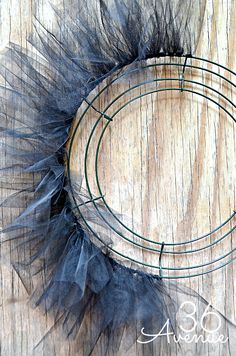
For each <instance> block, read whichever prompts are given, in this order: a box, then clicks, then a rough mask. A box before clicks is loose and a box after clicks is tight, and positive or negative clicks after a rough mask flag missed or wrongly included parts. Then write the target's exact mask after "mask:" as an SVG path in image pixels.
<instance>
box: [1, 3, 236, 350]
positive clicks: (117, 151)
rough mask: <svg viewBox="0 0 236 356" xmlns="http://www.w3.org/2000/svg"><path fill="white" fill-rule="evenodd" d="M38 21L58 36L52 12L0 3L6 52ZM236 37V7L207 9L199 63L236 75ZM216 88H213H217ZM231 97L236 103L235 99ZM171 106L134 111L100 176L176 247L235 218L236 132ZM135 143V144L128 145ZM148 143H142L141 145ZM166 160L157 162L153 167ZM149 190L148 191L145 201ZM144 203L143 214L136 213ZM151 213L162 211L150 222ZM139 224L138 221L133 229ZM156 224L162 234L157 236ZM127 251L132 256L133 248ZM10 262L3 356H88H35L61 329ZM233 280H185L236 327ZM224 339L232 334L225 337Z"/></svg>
mask: <svg viewBox="0 0 236 356" xmlns="http://www.w3.org/2000/svg"><path fill="white" fill-rule="evenodd" d="M53 3H54V4H56V5H58V4H59V3H60V2H59V1H56V0H54V1H53ZM60 5H61V6H62V7H64V10H65V11H70V9H69V7H68V5H65V4H61V3H60ZM34 12H36V14H37V16H39V17H40V18H41V19H43V20H44V21H47V22H48V24H49V25H50V26H52V27H53V18H52V16H51V13H50V11H49V7H48V5H47V4H46V3H45V2H44V1H43V0H42V1H39V2H34V1H30V0H21V1H16V0H1V1H0V48H1V49H2V48H4V46H5V45H6V44H7V43H8V42H9V41H12V42H17V43H19V44H21V45H26V41H25V39H26V36H27V34H28V33H29V32H30V30H31V29H32V16H33V13H34ZM235 33H236V1H235V0H208V1H207V9H206V16H205V21H204V28H203V31H202V34H201V40H200V46H199V48H198V51H197V54H198V55H199V56H202V57H205V58H209V59H211V60H215V61H216V62H219V63H221V64H223V65H226V66H228V67H229V68H230V69H232V70H236V60H235V55H234V53H235V50H236V39H235ZM207 83H208V84H209V83H210V78H209V80H208V81H207ZM227 94H229V95H230V96H231V97H232V99H234V100H235V96H234V97H233V93H230V92H228V93H227ZM111 95H113V93H111ZM170 97H171V105H169V104H168V102H169V95H168V98H167V96H166V95H163V96H162V97H161V100H159V99H160V98H158V100H159V101H158V105H157V104H156V102H157V100H156V99H157V98H156V96H155V95H152V96H150V97H149V98H143V99H142V100H141V102H140V103H138V104H137V105H136V104H135V105H134V106H133V111H132V112H130V111H129V109H127V110H126V111H124V114H123V115H120V117H119V119H120V120H119V121H118V120H117V122H113V123H112V128H111V130H110V131H109V133H108V135H107V137H106V139H105V141H104V144H103V146H102V150H101V158H100V159H101V162H100V167H101V171H100V174H101V176H102V177H103V182H104V185H105V189H106V195H107V199H108V200H109V203H110V204H111V206H112V207H113V208H114V209H115V210H117V211H122V212H125V214H126V215H127V217H128V218H130V219H131V223H132V224H133V225H135V222H136V221H138V222H140V221H142V222H145V223H143V224H141V230H142V233H143V234H145V235H148V236H152V238H153V239H155V238H157V237H158V239H160V240H161V241H162V240H163V239H165V237H166V236H167V238H168V239H170V241H172V240H173V241H176V240H181V239H184V237H185V236H192V235H201V233H204V232H207V231H209V230H210V229H211V228H214V227H216V226H217V225H219V223H220V222H221V221H224V220H225V219H226V218H227V217H228V216H229V215H230V213H231V212H232V209H234V207H235V198H236V194H235V193H236V191H235V188H236V187H235V181H236V180H235V174H236V169H235V168H236V167H235V155H236V142H235V126H233V125H230V124H229V123H228V122H226V121H227V120H226V118H225V116H224V115H223V114H221V115H219V112H218V111H217V110H216V109H215V108H214V107H213V106H212V105H210V104H209V103H207V102H204V101H201V100H200V101H194V100H193V99H191V100H190V101H189V100H188V98H187V96H186V95H185V96H184V98H183V97H180V96H179V95H174V94H171V95H170ZM134 114H135V115H134ZM132 115H133V116H135V117H132ZM193 121H194V122H195V124H194V125H192V122H193ZM127 133H129V141H127V140H125V139H124V137H125V135H126V134H127ZM140 135H141V136H142V138H143V139H142V140H139V141H138V142H137V137H139V136H140ZM124 148H125V149H124ZM156 148H157V151H156ZM140 157H141V158H140ZM157 157H158V162H157V163H156V164H153V162H155V160H156V159H157ZM123 162H125V165H123V167H124V168H123V170H122V171H121V170H118V171H117V167H120V166H121V165H122V164H123ZM105 168H106V170H105ZM114 171H116V174H114ZM155 179H158V185H156V186H155V187H153V184H152V182H153V181H154V180H155ZM110 182H112V185H110V184H109V183H110ZM140 183H142V187H143V190H142V192H141V197H140V190H139V184H140ZM109 187H110V188H109ZM133 187H135V189H133ZM114 192H115V194H114ZM150 192H152V195H151V199H150V198H149V197H150ZM127 197H128V198H127ZM155 197H157V198H158V201H160V202H161V204H160V206H161V208H160V206H157V205H155V199H154V198H155ZM133 198H135V199H133ZM140 199H141V200H142V202H143V204H142V205H140V204H137V203H135V202H136V201H140ZM130 200H132V201H134V203H133V204H132V205H130V204H129V201H130ZM176 202H177V203H176ZM175 205H176V206H177V209H175ZM152 206H154V211H153V212H152V214H150V213H149V214H147V211H148V210H149V212H150V207H152ZM140 207H142V209H140ZM9 214H10V213H9ZM9 214H8V213H7V211H6V210H4V215H2V218H3V219H4V220H5V221H6V220H8V219H9V218H10V216H9ZM132 217H135V219H133V220H132ZM129 221H130V220H129ZM157 222H159V225H158V229H157V228H153V229H151V228H150V227H151V226H155V225H156V223H157ZM234 239H235V234H232V236H231V238H230V239H228V240H227V241H226V242H224V244H220V245H219V246H218V249H217V248H216V249H214V250H212V251H211V252H210V253H205V254H201V255H197V256H192V257H191V261H190V260H186V259H185V260H184V261H183V260H182V259H181V258H179V257H176V258H174V259H173V257H170V258H166V257H164V261H163V262H165V263H166V264H168V265H169V266H171V265H173V264H174V265H180V266H181V265H182V266H183V265H186V263H189V265H191V264H194V263H201V262H203V261H205V260H208V259H212V258H216V257H217V256H219V249H221V250H222V253H223V251H225V252H227V251H228V250H229V248H230V247H231V246H235V244H234ZM119 243H120V241H119ZM121 248H122V246H121ZM123 248H124V250H127V246H126V245H124V246H123ZM1 254H2V256H3V264H2V266H1V270H0V281H1V290H0V321H1V324H0V325H1V354H2V355H3V356H6V355H7V356H8V355H14V356H15V355H31V354H35V355H40V356H41V355H50V356H51V355H52V356H53V355H60V356H64V355H76V354H78V355H79V354H83V352H82V351H81V352H77V351H76V350H77V348H76V347H77V346H76V345H75V343H73V342H71V341H68V340H65V339H64V338H63V336H62V335H61V333H60V331H58V330H55V331H54V332H53V333H52V334H51V336H50V337H49V338H48V339H46V340H45V341H44V342H42V344H41V345H40V346H39V347H38V348H37V349H35V350H34V346H35V345H36V344H37V343H38V342H39V340H41V339H42V337H43V336H44V335H45V332H46V331H47V330H49V329H50V327H51V325H52V319H51V317H50V316H44V315H42V314H41V313H40V311H38V310H33V309H32V308H31V307H30V306H29V305H28V304H27V303H26V300H27V293H26V291H25V289H24V287H23V286H22V284H21V282H20V280H19V278H18V276H17V275H16V273H15V272H14V271H13V270H12V269H11V268H10V266H9V261H8V258H7V257H6V252H5V250H4V247H3V248H2V251H1ZM142 256H144V258H145V260H146V261H152V260H153V258H155V257H153V255H145V254H144V253H143V254H142V253H141V257H142ZM234 270H235V266H234V265H229V266H227V267H226V268H224V269H221V270H219V271H217V272H214V273H213V274H210V275H207V276H205V277H199V278H196V279H191V280H189V281H188V280H185V281H184V282H183V283H184V284H185V285H188V286H190V287H192V288H193V289H195V290H196V291H198V292H199V294H201V295H203V296H204V297H205V298H206V299H208V300H209V299H210V300H211V302H212V304H213V305H214V306H215V307H216V308H217V309H219V310H220V311H222V312H223V313H224V314H225V315H226V316H227V317H228V318H229V319H231V320H233V321H235V313H236V310H235V307H236V306H235V294H234V291H235V287H236V285H235V283H236V281H235V278H234ZM224 333H225V334H226V333H227V330H226V329H225V330H224ZM229 333H230V335H231V337H230V341H229V343H227V344H224V345H220V344H216V345H208V344H205V345H200V344H197V345H192V344H191V345H184V346H183V348H182V350H180V349H178V350H177V348H176V345H173V344H172V345H170V347H169V348H168V350H167V349H162V350H159V349H157V348H156V347H155V343H154V344H153V345H149V346H143V347H140V346H138V345H135V346H134V347H133V348H132V350H130V352H129V353H128V355H140V356H141V355H151V354H153V355H176V354H177V355H182V354H183V355H208V356H210V355H223V356H228V355H233V354H234V353H235V350H236V349H235V344H234V343H235V341H234V337H233V336H232V335H233V332H232V330H231V329H230V330H229ZM102 352H103V351H102V345H101V350H100V351H99V350H97V351H96V355H98V356H100V355H102V354H103V353H102Z"/></svg>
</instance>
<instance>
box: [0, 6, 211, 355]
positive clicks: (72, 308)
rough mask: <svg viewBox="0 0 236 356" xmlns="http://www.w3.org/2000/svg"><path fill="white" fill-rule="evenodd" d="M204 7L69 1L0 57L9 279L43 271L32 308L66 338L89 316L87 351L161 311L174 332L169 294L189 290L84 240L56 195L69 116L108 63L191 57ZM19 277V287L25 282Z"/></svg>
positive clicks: (109, 69)
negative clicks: (50, 314)
mask: <svg viewBox="0 0 236 356" xmlns="http://www.w3.org/2000/svg"><path fill="white" fill-rule="evenodd" d="M204 6H205V1H199V0H189V1H182V0H180V1H174V0H172V1H171V0H169V1H166V0H157V1H143V2H142V3H141V1H138V0H132V1H131V0H130V1H129V0H114V1H113V2H111V4H110V5H109V6H108V4H107V3H106V2H104V1H102V0H100V1H98V0H97V1H96V2H95V5H94V6H92V4H91V3H90V1H77V2H75V3H74V7H73V8H72V10H71V11H70V13H72V14H73V15H68V14H67V15H66V19H64V18H63V17H64V14H62V13H61V12H60V11H59V10H58V9H54V13H55V16H56V19H57V22H58V25H59V27H60V32H58V33H57V32H55V33H53V34H52V33H51V32H49V31H48V30H47V29H45V28H44V27H43V25H42V24H41V23H39V22H38V21H36V24H35V29H34V32H33V34H32V35H31V36H30V38H29V39H28V45H29V47H30V49H27V50H26V49H24V48H22V47H20V46H18V45H16V44H13V43H11V44H10V47H9V48H8V49H7V50H6V51H5V53H4V54H3V55H2V57H1V66H0V74H1V76H2V77H3V79H4V81H5V83H6V85H3V86H1V87H0V104H1V106H0V110H1V112H0V117H1V123H0V135H1V142H2V150H1V151H2V155H3V156H5V166H4V167H2V168H1V171H0V175H1V185H2V187H3V188H4V190H5V191H8V190H9V191H10V193H11V194H9V195H8V196H7V197H2V201H1V206H2V207H3V208H4V207H7V208H9V207H10V208H11V211H12V216H13V218H12V221H11V222H10V224H7V226H5V227H4V228H3V230H2V236H3V242H4V241H5V243H6V242H7V241H10V246H11V255H12V263H13V266H14V268H15V269H16V270H17V272H18V273H19V274H20V275H21V276H23V275H24V273H28V274H27V275H28V276H31V275H35V274H37V273H39V272H42V271H43V274H44V276H45V283H41V284H39V285H37V286H36V288H35V291H34V292H33V296H34V300H36V302H35V303H36V305H40V306H41V307H44V308H46V310H47V311H54V313H56V314H55V315H56V319H55V320H60V323H61V324H62V325H63V328H64V330H65V332H66V334H67V335H68V336H70V335H73V336H75V335H77V333H79V332H80V327H81V325H83V322H84V319H85V318H86V315H87V314H89V313H90V314H91V315H92V317H93V318H92V319H93V322H94V324H93V325H94V328H93V335H89V346H88V352H87V354H90V353H91V352H92V350H94V347H95V345H96V343H97V342H98V340H99V338H100V337H101V336H102V335H107V340H108V342H107V352H108V353H109V352H111V354H114V352H115V351H116V350H117V349H119V347H120V345H121V344H120V342H121V338H122V335H123V330H124V329H127V330H128V333H129V337H130V340H129V344H130V345H131V344H132V343H133V342H135V340H136V339H137V338H138V334H139V333H140V331H141V328H142V327H144V328H146V330H147V331H148V328H149V329H150V327H151V326H153V325H154V326H155V330H156V329H158V328H160V327H162V326H163V323H164V322H165V321H166V320H167V318H170V320H171V322H172V325H173V328H174V324H175V313H176V310H177V307H178V303H177V298H175V295H176V294H178V293H179V292H180V293H184V294H185V293H187V294H188V293H189V294H191V295H193V296H195V297H197V295H196V293H194V292H192V291H187V290H186V289H184V288H183V287H177V286H176V284H174V283H172V284H170V285H167V284H166V283H165V282H164V281H162V280H161V279H160V278H159V277H158V276H153V275H149V274H146V273H144V272H140V271H135V270H132V269H129V268H126V267H124V266H122V265H121V264H118V263H117V262H115V261H113V260H112V259H111V258H110V257H109V255H106V253H104V252H102V251H101V250H100V249H98V248H97V247H95V246H94V245H93V243H92V242H91V241H90V239H89V238H88V236H87V234H86V231H84V230H83V229H82V228H81V225H80V222H79V220H78V219H77V218H76V217H75V215H74V213H73V210H72V208H71V204H70V201H69V198H68V189H69V187H68V182H67V178H66V172H65V165H64V161H65V144H66V142H67V140H68V135H69V130H70V127H71V123H72V120H73V118H74V117H75V114H76V111H77V109H78V107H79V106H80V104H81V102H82V101H83V99H84V98H85V97H86V96H87V95H88V94H89V92H90V91H91V90H92V89H93V88H94V87H95V86H96V85H97V84H98V83H99V82H101V81H102V80H103V79H104V78H105V77H106V76H108V75H110V74H111V73H113V72H114V71H115V70H117V69H118V68H121V67H123V66H125V65H127V64H129V63H133V62H138V61H140V60H144V59H147V58H151V57H158V56H162V55H178V56H181V55H183V54H192V53H193V51H194V50H195V47H196V44H197V40H198V37H199V32H200V29H201V19H202V18H203V13H204ZM19 209H20V211H21V212H20V214H18V211H19ZM16 251H17V252H16ZM22 279H23V281H24V283H25V286H26V288H27V289H28V290H29V291H30V292H31V289H32V286H31V279H30V278H29V277H27V278H25V279H24V278H23V277H22ZM170 291H171V292H170ZM173 296H174V297H173ZM91 325H92V324H91ZM150 331H151V330H150ZM83 341H84V340H83ZM111 350H112V351H111Z"/></svg>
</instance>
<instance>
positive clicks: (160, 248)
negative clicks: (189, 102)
mask: <svg viewBox="0 0 236 356" xmlns="http://www.w3.org/2000/svg"><path fill="white" fill-rule="evenodd" d="M170 58H172V57H170ZM178 58H179V57H178ZM181 58H184V62H183V63H176V62H174V61H172V60H171V59H170V61H166V60H164V62H162V63H155V64H147V65H144V66H141V70H142V69H146V68H151V67H160V66H168V67H170V68H172V67H173V66H175V67H177V68H178V69H180V70H181V74H180V76H179V77H178V78H177V77H168V78H159V77H158V78H154V79H152V80H151V81H150V80H148V81H144V82H140V83H139V84H137V85H135V86H133V87H132V86H131V87H130V88H128V89H127V90H126V91H124V92H123V93H121V94H120V95H118V96H117V97H115V98H114V100H112V101H111V102H110V103H109V105H107V106H106V107H105V108H104V109H103V110H98V109H97V108H96V107H95V106H94V102H95V100H96V99H98V97H99V96H100V95H101V94H102V93H103V92H104V91H105V90H109V87H110V86H111V85H112V84H113V83H114V82H115V81H117V80H118V79H120V76H118V77H116V78H115V79H113V80H112V81H110V82H109V83H108V84H107V85H106V86H105V87H103V88H102V90H100V91H99V92H98V94H97V95H96V96H95V97H94V98H93V99H92V100H91V101H89V100H88V99H86V98H84V101H85V103H86V104H87V106H86V108H85V109H84V111H83V112H82V114H81V115H80V117H79V120H78V122H77V123H76V126H75V129H74V130H73V133H72V135H71V137H70V143H69V147H68V152H67V175H68V181H69V186H70V190H71V195H72V199H73V203H74V204H75V208H76V209H77V210H78V213H79V216H80V217H81V219H82V221H83V223H84V224H85V226H86V227H87V228H88V229H89V230H90V232H91V233H92V234H93V235H94V236H95V238H96V239H98V240H99V241H100V243H102V244H104V242H103V240H102V239H101V237H100V236H99V235H98V234H97V232H96V231H95V230H94V229H93V228H92V227H91V226H90V224H89V223H88V222H87V220H86V217H85V216H84V215H83V212H82V210H81V207H82V206H83V205H86V204H89V203H92V204H93V206H94V208H95V210H96V211H97V213H98V215H99V216H100V218H101V219H103V220H104V222H105V224H107V225H108V227H109V228H110V229H111V230H112V231H114V232H115V233H116V234H118V235H119V236H120V237H121V238H122V239H124V240H126V241H128V242H129V243H132V244H134V245H136V247H141V248H142V249H146V250H149V251H152V252H155V253H158V254H159V259H158V264H157V265H151V264H148V263H145V262H143V261H139V260H136V259H134V258H131V257H129V256H127V255H125V254H123V253H121V252H120V251H118V250H116V249H114V248H113V247H112V246H107V247H108V248H109V249H110V250H111V252H113V253H115V254H116V255H118V256H120V257H122V258H125V259H127V260H130V261H131V262H134V263H135V264H138V265H141V266H143V267H151V268H153V269H156V270H158V271H159V277H161V278H165V279H183V278H190V277H198V276H202V275H206V274H209V273H211V272H213V271H216V270H218V269H220V268H223V267H224V266H226V265H228V264H230V263H231V262H233V261H234V260H236V256H231V257H230V258H229V259H228V260H227V261H225V259H226V258H227V257H228V256H230V255H232V254H233V253H234V252H235V251H236V248H233V249H231V250H230V251H229V252H227V253H225V254H223V255H222V256H220V257H218V258H216V259H213V260H211V261H208V262H205V263H202V264H197V265H191V266H184V267H167V266H163V265H162V256H163V254H169V255H182V254H193V253H197V252H199V251H203V250H206V249H210V248H212V247H213V246H215V245H216V244H217V243H219V242H221V241H223V240H224V239H226V238H227V237H228V236H230V235H231V233H233V231H234V230H235V229H236V224H234V225H233V227H231V228H230V229H229V231H228V232H226V233H224V234H223V235H222V236H221V237H219V238H217V239H216V240H214V241H212V242H210V243H208V244H206V245H205V246H203V247H199V248H192V247H191V248H188V249H186V250H183V249H181V250H180V251H179V250H178V251H174V250H173V251H170V250H168V247H173V248H175V247H177V246H181V247H185V246H186V245H189V244H193V243H196V242H198V241H200V240H204V239H206V238H209V237H210V236H211V235H212V234H213V233H215V232H217V231H219V230H220V229H221V228H223V227H224V226H225V225H227V224H228V223H229V222H231V221H233V218H234V217H235V215H236V211H235V210H233V212H232V214H231V215H230V217H229V218H227V219H226V220H225V221H224V222H222V223H221V224H220V225H219V226H218V227H216V228H214V229H212V230H211V231H210V232H208V233H205V234H203V235H201V236H198V237H194V238H193V239H190V240H186V241H181V242H173V243H170V242H164V241H162V242H160V241H154V240H150V239H147V238H146V237H144V236H142V235H140V234H138V233H136V232H135V231H133V230H132V229H130V228H129V227H128V226H127V225H126V224H124V223H123V222H122V221H121V220H120V219H119V217H117V216H116V214H114V212H113V210H112V209H111V207H110V206H109V204H108V203H107V201H106V198H105V194H104V192H103V191H102V188H101V184H100V180H99V174H98V157H99V152H100V147H101V143H102V139H103V136H104V134H105V132H106V130H107V129H108V127H109V126H110V125H111V123H112V121H113V120H114V119H115V116H116V115H117V114H118V113H119V112H120V111H121V110H122V109H124V108H125V107H126V106H127V105H129V104H130V103H131V102H133V101H135V100H138V99H141V98H142V97H143V96H146V95H150V94H153V93H158V92H161V91H169V92H170V91H178V92H188V93H191V94H194V95H197V96H201V97H203V98H204V99H206V100H209V101H211V102H212V103H213V104H215V105H216V106H217V107H218V108H219V109H221V110H223V111H224V112H225V113H226V115H227V116H228V117H229V118H230V119H232V120H233V122H234V123H236V119H235V117H234V116H233V114H232V113H231V112H230V111H229V110H228V109H226V108H225V107H224V106H223V105H221V104H220V103H219V102H218V101H216V100H214V99H212V98H211V97H210V96H209V95H207V94H205V93H201V92H199V91H197V89H195V86H197V87H201V88H202V89H207V90H210V91H211V92H213V93H215V94H217V95H218V96H219V97H220V98H222V99H223V100H225V101H226V102H227V103H228V104H230V105H231V106H232V108H233V110H234V109H236V105H235V104H234V103H233V101H232V100H230V98H228V97H227V96H226V95H224V94H223V93H222V92H220V91H219V90H217V89H214V88H213V87H211V86H209V85H206V84H205V83H202V82H199V81H196V80H192V79H186V78H185V71H186V68H189V69H193V70H200V71H201V72H206V73H209V74H211V75H213V76H216V77H217V78H218V79H220V80H221V81H222V83H223V82H224V83H227V84H228V85H229V86H230V87H231V88H234V89H235V88H236V85H235V84H234V83H233V82H232V80H229V79H228V78H227V77H226V76H223V75H221V74H220V73H217V72H216V71H212V70H211V69H209V68H204V67H203V66H201V65H200V66H199V65H193V64H192V60H197V61H199V62H200V63H206V64H210V65H214V66H216V67H217V68H218V69H223V70H224V71H225V72H226V73H228V74H230V75H233V77H234V78H235V76H236V73H235V72H233V71H232V70H230V69H228V68H227V67H225V66H223V65H220V64H218V63H216V62H213V61H210V60H207V59H205V58H200V57H196V56H192V55H185V56H182V57H181ZM190 60H191V63H190ZM139 70H140V67H139ZM122 76H125V73H124V74H122ZM163 81H164V82H167V83H168V82H170V81H171V82H174V83H176V84H177V85H176V87H168V86H167V87H164V88H157V89H156V90H152V91H149V92H145V93H142V94H140V95H137V96H135V97H132V98H131V99H130V100H128V101H127V102H126V103H125V104H123V105H122V106H120V107H119V108H118V109H117V110H116V111H115V112H114V113H113V114H112V115H108V113H107V111H108V109H109V108H110V107H111V106H112V105H113V103H114V102H116V101H117V100H118V99H119V98H120V97H121V96H122V95H124V94H126V93H128V92H131V93H132V90H133V89H136V88H138V87H141V86H143V85H145V84H148V83H151V82H153V83H154V82H156V83H159V82H163ZM186 83H188V84H190V85H192V86H194V87H193V88H192V89H190V88H188V87H186V86H185V84H186ZM90 108H92V109H93V110H95V111H96V113H98V114H99V117H98V119H97V120H96V122H95V124H94V126H93V128H92V130H91V132H90V135H89V139H88V141H87V144H86V147H85V156H84V177H85V181H86V187H87V191H88V194H89V199H88V200H87V201H84V202H82V203H81V204H78V201H77V199H76V197H75V192H74V188H73V184H72V177H71V169H70V166H71V155H72V146H73V143H74V140H75V136H76V132H77V130H79V128H80V124H81V122H82V121H83V119H84V117H85V115H86V113H87V111H88V110H89V109H90ZM103 119H105V121H106V122H105V125H104V127H103V129H102V132H101V134H100V137H99V139H98V144H97V147H96V153H95V175H96V183H97V188H98V191H99V196H95V197H94V195H93V193H92V190H91V187H90V183H89V176H88V167H87V160H88V150H89V146H90V144H91V139H92V137H93V135H94V132H95V129H96V127H97V125H98V124H99V122H100V121H101V120H103ZM99 201H102V203H103V204H104V206H105V207H106V209H107V210H108V211H109V213H110V214H111V215H112V216H113V217H114V219H115V220H116V221H117V222H118V223H119V224H121V225H122V227H123V228H125V229H126V230H127V231H128V232H130V233H132V234H133V235H134V236H136V237H137V238H139V239H140V240H141V241H147V242H149V243H151V244H153V245H156V246H155V247H148V246H144V245H141V243H139V242H136V241H132V240H130V239H129V238H127V237H126V236H125V235H124V234H123V233H121V232H120V231H118V230H117V228H116V227H115V226H112V224H111V223H110V222H109V221H108V220H107V219H106V218H105V217H104V216H103V215H102V214H101V213H100V210H99V205H98V204H97V203H98V202H99ZM219 261H221V264H220V265H218V266H214V264H216V263H217V262H219ZM203 267H210V268H209V269H208V270H206V271H205V270H204V271H200V272H194V270H195V269H199V268H203ZM175 271H176V272H182V271H188V272H190V273H188V274H187V273H186V274H181V275H168V274H164V273H163V272H167V273H168V272H175Z"/></svg>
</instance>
